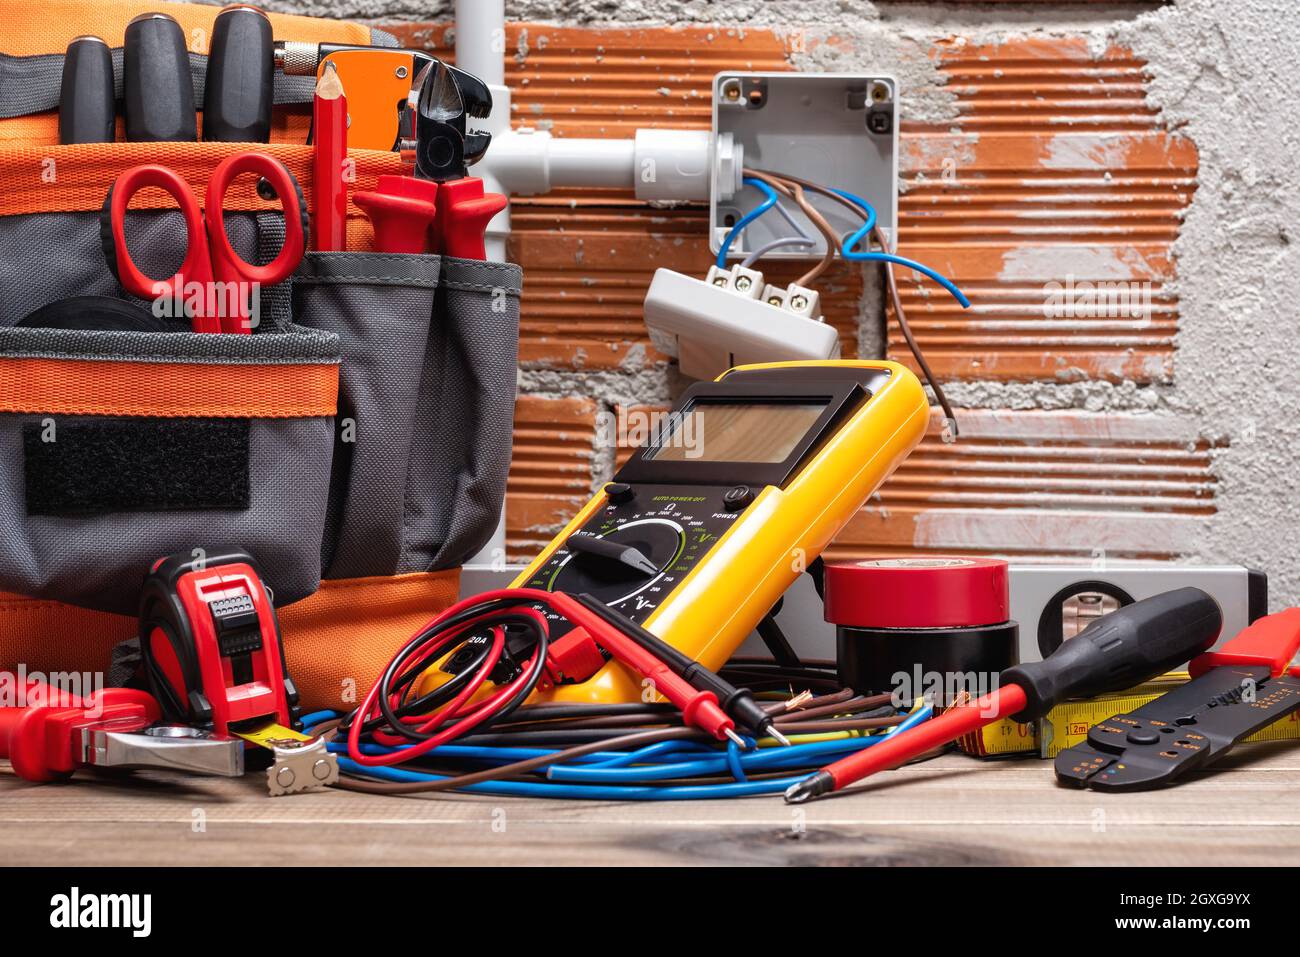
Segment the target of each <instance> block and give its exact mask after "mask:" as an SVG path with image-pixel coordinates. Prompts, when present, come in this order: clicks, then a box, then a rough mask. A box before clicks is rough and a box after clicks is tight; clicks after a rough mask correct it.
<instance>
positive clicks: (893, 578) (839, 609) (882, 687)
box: [825, 557, 1019, 704]
mask: <svg viewBox="0 0 1300 957" xmlns="http://www.w3.org/2000/svg"><path fill="white" fill-rule="evenodd" d="M1010 604H1011V602H1010V595H1009V590H1008V587H1007V563H1006V562H1004V561H1001V560H1000V559H992V558H940V557H933V558H877V559H864V560H862V561H856V562H835V563H828V564H827V566H826V586H825V606H826V607H825V615H826V620H827V621H829V622H832V623H834V624H835V626H836V628H835V643H836V660H837V662H838V664H839V677H840V682H841V683H842V684H843V685H844V686H845V687H848V688H855V689H857V690H859V691H863V692H872V691H874V692H883V691H892V692H895V693H896V694H897V696H898V697H899V698H900V699H906V700H910V699H912V698H915V697H917V696H918V695H922V694H930V695H931V696H932V697H933V698H934V700H935V701H937V702H939V703H940V704H948V703H950V702H951V701H952V699H953V698H954V697H955V696H956V694H957V693H958V692H960V691H963V690H965V691H969V692H971V694H972V695H974V696H976V697H978V696H979V695H982V694H985V693H986V692H988V691H990V690H992V688H993V687H995V686H996V683H997V676H998V675H999V674H1000V673H1001V672H1003V671H1005V670H1006V669H1007V668H1010V667H1011V666H1012V665H1014V664H1016V662H1017V657H1016V649H1017V646H1018V644H1019V628H1018V627H1017V625H1016V623H1015V622H1014V621H1010V620H1009V618H1010ZM936 682H937V683H938V684H939V685H941V686H942V687H941V689H940V688H935V687H934V684H935V683H936ZM959 685H960V686H959Z"/></svg>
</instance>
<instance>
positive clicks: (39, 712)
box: [0, 681, 244, 782]
mask: <svg viewBox="0 0 1300 957" xmlns="http://www.w3.org/2000/svg"><path fill="white" fill-rule="evenodd" d="M23 700H24V701H26V702H27V705H26V707H12V708H0V757H7V758H8V759H9V763H10V764H11V765H12V766H13V769H14V773H15V774H17V775H18V776H19V777H20V778H24V779H25V780H28V781H37V782H44V781H54V780H58V779H61V778H67V777H69V776H71V774H72V772H73V771H75V770H76V769H77V768H82V767H93V768H119V769H125V768H164V769H168V770H173V771H185V772H188V773H190V774H217V775H221V776H223V777H239V776H240V775H241V774H243V773H244V749H243V744H242V743H241V742H240V741H238V740H236V739H234V738H217V737H214V736H213V735H211V734H209V733H207V732H205V731H201V730H197V729H195V728H191V727H187V726H185V725H170V724H158V723H157V721H158V718H159V708H158V702H157V701H155V700H154V698H153V697H152V696H151V695H150V694H148V692H145V691H137V690H135V689H134V688H104V689H102V690H100V691H96V692H93V693H92V694H90V695H86V696H85V697H84V698H83V697H80V696H76V695H72V694H66V693H64V692H62V691H60V690H59V689H56V688H51V687H50V686H49V685H47V684H44V683H43V682H39V681H28V682H27V683H26V685H25V687H24V696H23Z"/></svg>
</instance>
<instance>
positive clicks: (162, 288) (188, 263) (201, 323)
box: [109, 166, 221, 332]
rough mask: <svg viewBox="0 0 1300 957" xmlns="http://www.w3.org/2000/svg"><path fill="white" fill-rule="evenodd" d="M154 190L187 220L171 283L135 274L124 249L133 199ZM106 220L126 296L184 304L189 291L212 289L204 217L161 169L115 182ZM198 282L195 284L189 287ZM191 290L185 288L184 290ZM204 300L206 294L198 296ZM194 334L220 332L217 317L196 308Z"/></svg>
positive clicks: (185, 187)
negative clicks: (178, 263)
mask: <svg viewBox="0 0 1300 957" xmlns="http://www.w3.org/2000/svg"><path fill="white" fill-rule="evenodd" d="M151 186H152V187H157V188H158V189H161V190H163V191H165V192H166V193H168V194H169V195H170V196H171V197H172V199H174V200H176V202H177V204H178V205H179V206H180V211H181V216H182V217H183V218H184V220H185V234H186V242H187V244H188V245H187V248H186V252H185V261H184V262H183V263H181V268H180V269H179V270H178V271H177V272H176V275H174V276H172V277H170V278H169V279H154V278H153V277H151V276H146V275H145V274H144V273H143V272H141V271H140V270H139V268H138V267H137V266H136V264H135V262H134V261H133V260H132V259H131V253H130V251H129V250H128V249H127V246H126V231H125V229H124V223H125V220H126V210H127V207H128V206H130V204H131V199H132V198H133V197H134V196H135V194H136V193H138V192H140V190H142V189H147V188H149V187H151ZM109 217H110V223H111V225H112V236H113V260H114V262H115V263H116V264H117V270H116V271H117V278H118V281H119V282H121V283H122V287H123V288H124V289H126V291H127V292H130V293H133V294H134V295H137V296H140V297H142V298H144V299H151V300H155V299H161V298H163V297H167V298H169V299H171V300H172V301H173V302H179V303H184V302H186V300H187V298H193V297H192V296H187V293H188V292H191V291H192V290H194V289H201V290H204V291H206V290H207V289H209V288H210V287H211V285H212V261H211V257H210V255H209V253H208V236H207V231H206V230H205V229H204V226H203V214H202V213H201V212H200V211H199V204H198V202H197V201H196V200H195V199H194V193H193V192H192V191H191V190H190V185H189V183H187V182H185V180H184V179H182V178H181V177H180V176H178V175H177V174H176V173H175V172H173V171H172V170H170V169H168V168H167V167H165V166H136V167H133V168H131V169H129V170H127V171H126V172H125V173H123V174H122V175H121V176H119V177H118V178H117V181H116V182H115V183H114V184H113V190H112V192H111V193H110V195H109ZM192 284H198V285H192ZM187 286H188V287H189V289H188V290H187V288H186V287H187ZM201 301H202V302H206V296H204V297H202V300H201ZM191 322H192V327H193V329H194V331H195V332H220V331H221V321H220V319H219V318H218V317H217V316H216V315H208V310H206V309H204V308H203V307H202V306H200V307H199V308H198V309H196V310H194V312H193V315H192V317H191Z"/></svg>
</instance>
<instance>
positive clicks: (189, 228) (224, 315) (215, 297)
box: [108, 153, 306, 333]
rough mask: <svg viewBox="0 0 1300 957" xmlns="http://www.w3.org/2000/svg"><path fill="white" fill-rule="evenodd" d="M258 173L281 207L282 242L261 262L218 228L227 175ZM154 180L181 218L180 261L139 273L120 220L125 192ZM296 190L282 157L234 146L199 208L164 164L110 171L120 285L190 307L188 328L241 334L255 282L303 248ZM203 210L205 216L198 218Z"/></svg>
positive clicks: (276, 278)
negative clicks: (162, 275)
mask: <svg viewBox="0 0 1300 957" xmlns="http://www.w3.org/2000/svg"><path fill="white" fill-rule="evenodd" d="M245 173H251V174H254V175H256V176H260V177H261V178H262V179H264V180H266V181H267V182H268V183H269V184H270V185H271V187H272V188H273V189H274V190H275V192H276V195H277V196H278V197H279V199H280V207H281V208H282V209H283V210H284V245H283V246H282V247H281V249H280V252H279V255H277V256H276V257H275V259H273V260H271V262H269V263H267V264H266V265H265V266H257V265H254V264H253V263H250V262H248V261H246V260H245V259H243V258H242V257H240V256H239V255H238V254H237V253H236V252H235V250H234V248H233V247H232V246H231V245H230V238H229V237H228V236H227V235H226V223H225V214H224V210H223V208H222V207H223V204H224V202H225V198H226V191H227V190H228V189H229V188H230V184H231V183H232V182H234V180H235V178H236V177H238V176H242V175H243V174H245ZM148 187H157V188H158V189H161V190H164V191H166V192H167V193H168V194H169V195H170V196H171V197H172V198H173V199H175V200H176V202H177V204H178V205H179V207H180V212H181V216H182V217H183V218H184V220H185V233H186V238H187V244H188V245H187V248H186V252H185V262H183V263H182V264H181V268H180V270H179V271H177V273H176V274H175V275H174V276H172V277H170V278H168V279H154V278H152V277H151V276H147V275H145V274H144V273H143V272H141V271H140V269H139V268H138V267H137V266H136V264H135V263H134V262H133V261H132V259H131V254H130V251H129V250H128V249H127V246H126V232H125V229H124V223H125V220H126V211H127V208H128V207H129V206H130V204H131V199H132V198H133V197H134V196H135V194H136V193H138V192H139V191H140V190H142V189H146V188H148ZM304 208H305V204H304V202H303V198H302V190H301V189H300V188H299V186H298V183H297V181H296V180H294V178H293V176H292V174H290V172H289V171H288V170H287V169H286V168H285V166H284V164H283V163H281V162H280V161H279V160H276V159H275V158H274V157H272V156H269V155H267V154H266V153H236V154H235V155H234V156H230V157H227V158H226V159H225V160H223V161H222V162H221V163H220V164H219V165H218V166H217V168H216V169H215V170H213V171H212V176H211V177H210V178H209V179H208V190H207V193H206V194H205V196H204V201H203V211H200V209H199V204H198V201H197V200H196V199H195V197H194V193H193V191H191V190H190V187H189V184H188V183H187V182H186V181H185V180H184V179H183V178H182V177H181V176H180V175H178V174H177V173H176V172H174V171H173V170H170V169H167V168H166V167H165V166H136V167H133V168H132V169H129V170H127V171H126V172H125V173H123V174H122V175H121V176H119V177H118V178H117V181H116V182H115V183H114V184H113V189H112V192H111V193H110V194H109V203H108V212H109V223H110V235H111V240H112V249H111V256H112V260H113V262H114V263H115V264H116V267H117V269H116V271H117V276H118V279H119V281H120V282H121V283H122V286H123V288H124V289H126V290H127V291H128V292H131V293H133V294H135V295H137V296H141V297H143V298H145V299H155V300H156V299H161V298H164V297H166V298H169V299H171V301H172V302H175V303H179V304H181V305H182V306H184V307H186V308H187V309H188V310H189V312H190V317H191V318H190V321H191V328H193V330H194V331H195V332H232V333H249V332H252V327H253V325H254V324H255V323H254V322H253V321H252V309H251V308H250V303H249V300H250V296H251V294H253V293H254V291H255V290H256V289H258V288H259V287H261V286H264V285H265V286H269V285H274V284H275V283H278V282H282V281H284V280H285V279H287V278H288V277H289V275H290V274H291V273H292V272H293V271H294V270H295V269H296V268H297V267H298V263H299V262H301V261H302V256H303V250H304V249H306V228H305V225H304V222H303V218H304V217H303V210H304ZM204 211H205V212H206V214H207V219H206V221H205V219H204Z"/></svg>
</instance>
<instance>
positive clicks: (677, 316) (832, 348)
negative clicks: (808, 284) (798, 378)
mask: <svg viewBox="0 0 1300 957" xmlns="http://www.w3.org/2000/svg"><path fill="white" fill-rule="evenodd" d="M820 301H821V297H820V296H819V295H818V294H817V292H816V291H815V290H812V289H807V288H805V287H803V286H798V285H795V284H793V283H791V284H790V285H789V286H787V287H785V288H784V289H781V288H777V287H775V286H772V285H770V284H768V283H766V282H765V281H764V278H763V274H762V273H761V272H759V271H758V270H755V269H746V268H744V267H743V266H738V265H737V266H732V267H731V268H730V269H719V268H718V267H717V266H713V267H711V268H710V269H709V272H708V275H707V276H706V277H705V278H704V279H703V280H700V279H695V278H693V277H691V276H684V275H682V274H681V273H679V272H673V270H671V269H658V270H656V271H655V274H654V278H653V279H652V280H651V281H650V288H649V289H648V290H647V291H646V297H645V324H646V329H647V330H648V331H649V333H650V341H651V342H652V343H653V344H654V346H655V348H656V349H658V350H659V351H660V352H662V353H664V354H665V355H670V356H675V357H676V358H677V365H678V368H680V370H681V372H682V375H685V376H690V377H691V378H693V379H706V380H707V379H715V378H717V377H718V376H720V375H722V373H724V372H726V371H727V370H728V369H730V368H733V367H735V366H738V365H753V364H756V363H762V362H789V361H796V360H803V361H811V360H818V359H837V358H839V355H840V341H839V332H838V331H837V330H836V328H835V327H834V326H831V325H828V324H827V323H825V322H822V321H821V305H820Z"/></svg>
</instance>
